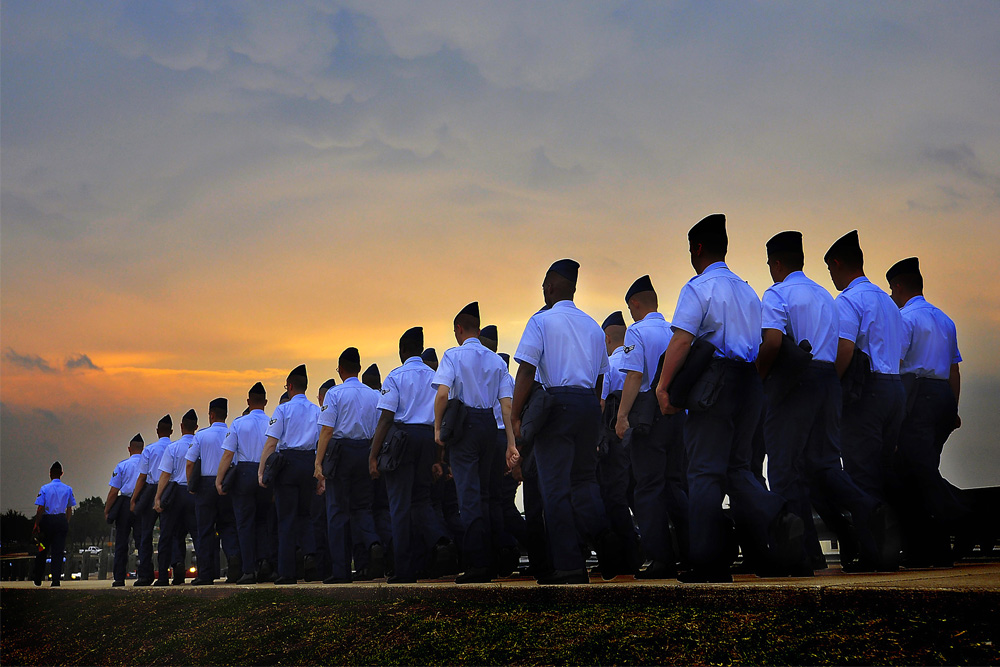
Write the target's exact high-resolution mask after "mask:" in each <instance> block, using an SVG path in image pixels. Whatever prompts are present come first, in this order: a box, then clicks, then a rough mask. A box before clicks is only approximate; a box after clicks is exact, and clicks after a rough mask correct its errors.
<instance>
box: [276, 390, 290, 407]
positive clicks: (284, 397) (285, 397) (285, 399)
mask: <svg viewBox="0 0 1000 667" xmlns="http://www.w3.org/2000/svg"><path fill="white" fill-rule="evenodd" d="M290 400H292V399H291V398H289V397H288V392H287V391H286V392H284V393H282V394H281V398H279V399H278V405H281V404H282V403H287V402H288V401H290Z"/></svg>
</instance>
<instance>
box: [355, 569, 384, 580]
mask: <svg viewBox="0 0 1000 667" xmlns="http://www.w3.org/2000/svg"><path fill="white" fill-rule="evenodd" d="M352 578H353V579H354V581H371V580H372V579H375V577H374V576H372V573H371V572H369V571H368V568H367V567H363V568H361V569H360V570H358V571H356V572H355V573H354V574H353V575H352ZM381 578H382V577H379V579H381Z"/></svg>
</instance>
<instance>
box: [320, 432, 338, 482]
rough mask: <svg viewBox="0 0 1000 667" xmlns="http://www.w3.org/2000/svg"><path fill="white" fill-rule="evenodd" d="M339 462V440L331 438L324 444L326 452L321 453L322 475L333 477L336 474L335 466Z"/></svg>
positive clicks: (328, 477)
mask: <svg viewBox="0 0 1000 667" xmlns="http://www.w3.org/2000/svg"><path fill="white" fill-rule="evenodd" d="M339 464H340V440H338V439H336V438H331V439H330V442H329V443H327V445H326V452H325V453H324V454H323V477H326V478H327V479H333V476H334V475H335V474H337V466H338V465H339Z"/></svg>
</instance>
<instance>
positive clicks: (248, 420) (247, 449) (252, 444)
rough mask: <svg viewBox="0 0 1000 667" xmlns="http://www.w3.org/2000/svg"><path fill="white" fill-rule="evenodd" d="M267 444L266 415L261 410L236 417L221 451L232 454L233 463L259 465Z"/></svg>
mask: <svg viewBox="0 0 1000 667" xmlns="http://www.w3.org/2000/svg"><path fill="white" fill-rule="evenodd" d="M265 442H267V414H265V412H264V411H263V410H251V411H250V412H249V413H248V414H245V415H243V416H241V417H237V418H236V419H234V420H233V425H232V426H230V427H229V432H228V433H226V439H225V440H223V441H222V449H224V450H225V451H227V452H232V453H233V463H245V462H247V461H250V462H252V463H260V457H261V455H262V454H263V453H264V443H265Z"/></svg>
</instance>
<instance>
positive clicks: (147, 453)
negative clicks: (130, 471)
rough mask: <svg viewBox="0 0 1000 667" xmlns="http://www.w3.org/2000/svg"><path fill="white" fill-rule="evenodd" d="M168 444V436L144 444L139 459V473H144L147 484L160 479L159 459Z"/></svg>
mask: <svg viewBox="0 0 1000 667" xmlns="http://www.w3.org/2000/svg"><path fill="white" fill-rule="evenodd" d="M169 445H170V438H167V437H163V438H160V439H159V440H157V441H156V442H154V443H151V444H149V445H146V447H145V448H144V449H143V450H142V458H141V459H140V460H139V474H140V475H146V478H147V479H146V483H147V484H155V483H156V482H157V480H159V479H160V459H161V458H162V457H163V452H165V451H166V450H167V447H168V446H169Z"/></svg>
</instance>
